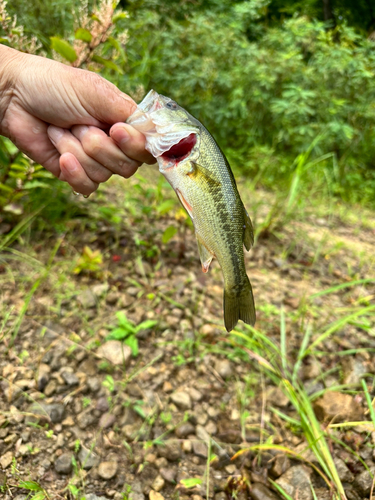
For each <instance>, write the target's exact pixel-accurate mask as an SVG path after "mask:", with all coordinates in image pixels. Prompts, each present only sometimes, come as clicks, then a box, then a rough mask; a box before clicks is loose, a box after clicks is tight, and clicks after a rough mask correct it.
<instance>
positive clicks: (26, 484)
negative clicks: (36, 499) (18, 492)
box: [18, 481, 43, 491]
mask: <svg viewBox="0 0 375 500" xmlns="http://www.w3.org/2000/svg"><path fill="white" fill-rule="evenodd" d="M18 486H19V487H20V488H24V489H25V490H29V491H43V488H42V487H41V486H40V484H39V483H37V482H36V481H20V483H19V484H18Z"/></svg>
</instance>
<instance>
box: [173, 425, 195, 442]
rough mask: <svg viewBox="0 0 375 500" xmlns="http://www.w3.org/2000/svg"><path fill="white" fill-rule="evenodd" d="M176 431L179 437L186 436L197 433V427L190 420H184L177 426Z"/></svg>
mask: <svg viewBox="0 0 375 500" xmlns="http://www.w3.org/2000/svg"><path fill="white" fill-rule="evenodd" d="M175 433H176V436H177V437H179V438H185V437H186V436H189V434H195V428H194V425H193V424H191V423H190V422H184V423H182V424H180V425H179V426H177V427H176V430H175Z"/></svg>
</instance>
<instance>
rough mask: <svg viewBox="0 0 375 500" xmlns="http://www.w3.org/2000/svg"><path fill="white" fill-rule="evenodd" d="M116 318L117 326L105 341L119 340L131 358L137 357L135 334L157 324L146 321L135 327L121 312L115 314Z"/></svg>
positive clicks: (137, 349)
mask: <svg viewBox="0 0 375 500" xmlns="http://www.w3.org/2000/svg"><path fill="white" fill-rule="evenodd" d="M116 317H117V321H118V326H117V328H114V329H113V330H112V331H111V332H110V333H109V335H108V336H107V337H106V340H121V341H122V342H123V343H124V344H126V345H128V346H129V347H130V348H131V350H132V354H133V356H134V357H135V356H137V355H138V352H139V348H138V339H137V334H138V333H139V332H141V331H143V330H147V329H149V328H152V327H154V326H156V325H157V324H158V322H157V321H154V320H146V321H143V322H142V323H140V324H139V325H137V326H135V325H134V323H133V322H132V321H130V320H129V319H128V318H127V317H126V314H125V313H124V312H123V311H119V312H117V313H116Z"/></svg>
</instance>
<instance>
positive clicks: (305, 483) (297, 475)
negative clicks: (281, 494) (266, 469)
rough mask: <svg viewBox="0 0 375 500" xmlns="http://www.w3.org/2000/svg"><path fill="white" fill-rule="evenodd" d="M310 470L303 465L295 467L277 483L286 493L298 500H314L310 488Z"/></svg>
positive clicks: (277, 480)
mask: <svg viewBox="0 0 375 500" xmlns="http://www.w3.org/2000/svg"><path fill="white" fill-rule="evenodd" d="M310 473H311V472H310V470H309V469H308V468H307V467H304V466H303V465H295V466H294V467H291V468H290V469H289V470H288V471H286V472H285V473H284V474H283V475H282V476H280V477H279V479H276V483H277V484H278V485H279V486H281V487H282V488H283V489H284V490H285V493H287V494H288V495H290V496H291V497H293V498H298V500H312V498H313V497H312V493H311V488H310Z"/></svg>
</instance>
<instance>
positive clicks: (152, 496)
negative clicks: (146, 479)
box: [148, 490, 164, 500]
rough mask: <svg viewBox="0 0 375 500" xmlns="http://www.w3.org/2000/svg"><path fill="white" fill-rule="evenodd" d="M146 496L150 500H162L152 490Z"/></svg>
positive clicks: (162, 498) (159, 494)
mask: <svg viewBox="0 0 375 500" xmlns="http://www.w3.org/2000/svg"><path fill="white" fill-rule="evenodd" d="M148 496H149V499H150V500H164V497H163V495H162V494H161V493H159V492H157V491H154V490H151V491H150V493H149V494H148Z"/></svg>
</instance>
